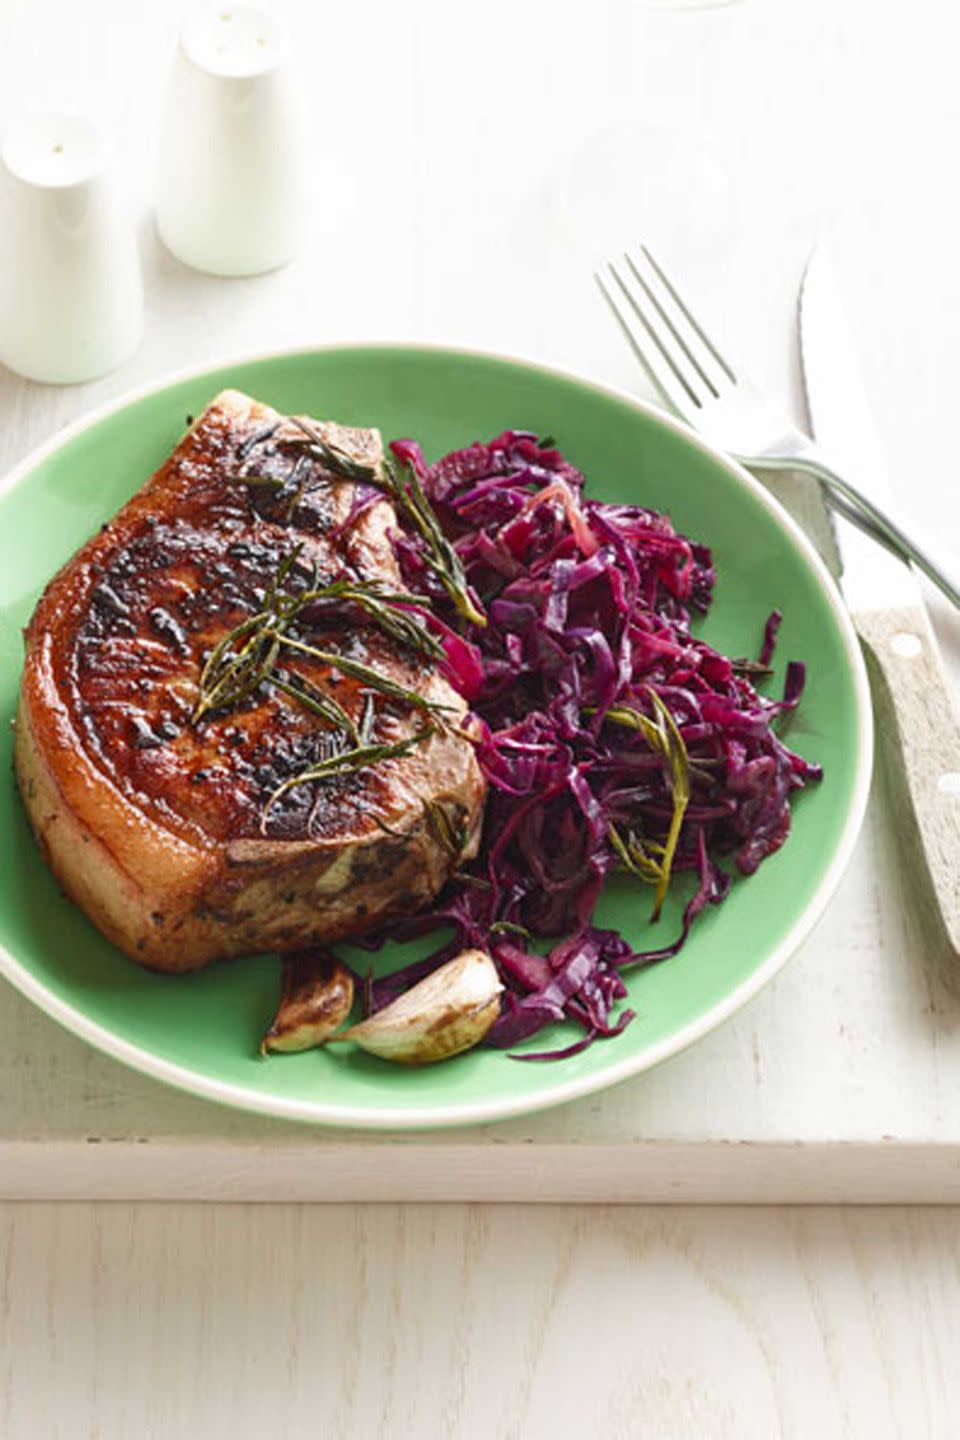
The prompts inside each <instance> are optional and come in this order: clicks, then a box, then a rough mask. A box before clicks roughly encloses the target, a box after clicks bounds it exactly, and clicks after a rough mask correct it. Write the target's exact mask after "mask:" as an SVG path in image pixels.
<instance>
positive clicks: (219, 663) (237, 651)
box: [193, 547, 443, 733]
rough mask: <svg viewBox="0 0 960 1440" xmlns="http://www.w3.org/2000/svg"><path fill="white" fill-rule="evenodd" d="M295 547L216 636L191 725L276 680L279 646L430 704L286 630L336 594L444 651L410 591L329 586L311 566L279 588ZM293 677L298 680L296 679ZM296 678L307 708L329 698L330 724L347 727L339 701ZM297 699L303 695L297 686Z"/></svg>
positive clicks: (431, 649)
mask: <svg viewBox="0 0 960 1440" xmlns="http://www.w3.org/2000/svg"><path fill="white" fill-rule="evenodd" d="M300 548H302V547H298V548H297V549H296V550H294V551H292V552H291V553H290V554H289V555H287V556H285V557H284V559H283V561H282V562H281V564H280V566H279V568H278V570H277V574H276V576H275V578H274V580H273V583H272V584H271V586H270V588H269V589H268V591H267V593H266V595H265V596H264V603H263V608H262V609H261V610H260V611H258V612H257V614H256V615H251V616H248V618H247V619H246V620H243V621H241V622H240V624H239V625H237V626H236V627H235V628H234V629H233V630H231V631H230V632H229V634H227V635H225V636H224V637H223V638H222V639H221V640H219V641H218V642H217V644H216V645H215V646H214V648H213V650H212V651H211V652H210V655H209V656H208V658H207V661H206V664H205V665H204V667H203V671H202V673H201V676H200V698H199V700H198V701H197V705H196V707H195V709H194V712H193V722H194V724H196V723H197V722H198V721H199V720H201V719H202V718H203V716H204V715H206V714H207V713H208V712H209V711H211V710H222V709H224V708H226V707H228V706H231V705H238V704H240V703H241V702H242V701H243V700H246V699H249V698H250V696H251V695H253V694H255V692H256V691H257V689H258V688H259V686H260V685H262V684H263V682H264V681H265V680H272V679H275V678H276V677H275V673H274V672H275V670H276V665H277V661H278V659H279V657H280V653H281V650H282V649H283V647H284V646H290V647H291V648H293V649H298V650H304V649H306V650H307V653H310V654H313V655H314V656H315V658H318V659H320V660H321V661H322V662H323V663H324V664H327V665H330V666H331V667H333V668H335V669H339V670H341V671H342V672H343V673H344V674H349V675H353V676H354V677H355V678H357V679H361V680H364V681H365V682H366V683H367V684H369V685H371V686H372V687H373V688H374V689H376V690H380V691H382V692H383V693H385V694H389V695H392V696H393V697H394V698H395V699H401V700H408V701H409V703H411V704H413V705H416V706H417V708H420V709H424V708H430V707H429V702H425V701H423V700H422V699H421V697H420V696H418V695H416V694H415V692H414V691H412V690H407V689H405V688H404V687H403V686H400V685H397V684H396V683H395V682H394V681H391V680H389V679H388V678H387V677H385V676H383V675H381V674H380V672H379V671H377V670H374V669H373V668H371V667H370V666H360V664H359V662H358V661H349V660H347V659H346V657H344V656H338V655H335V654H333V653H332V652H329V651H321V650H316V649H315V647H309V646H305V643H304V642H302V641H297V640H294V638H293V637H292V636H290V635H288V634H287V631H288V630H289V628H290V626H291V625H292V624H293V622H294V621H295V620H297V619H298V618H299V617H300V616H301V615H302V613H303V611H304V610H305V609H306V608H307V606H309V605H312V604H314V603H316V602H317V601H322V600H336V601H340V602H342V603H351V604H355V605H357V606H358V607H359V608H360V609H361V610H363V611H364V612H365V614H367V615H369V617H370V618H371V620H373V621H374V622H375V623H376V624H377V625H379V626H380V628H381V629H383V630H385V631H386V632H387V633H388V634H390V635H392V636H393V637H394V638H395V639H397V640H400V641H402V642H403V644H405V645H407V646H408V647H409V648H411V649H413V650H416V651H418V652H419V653H420V654H423V655H427V656H429V657H430V658H431V659H437V658H439V657H440V656H441V655H442V654H443V649H442V646H441V645H440V642H439V641H438V640H437V639H436V637H435V636H434V635H432V634H431V633H430V632H429V631H428V630H427V629H426V628H425V627H424V626H422V625H421V624H420V623H419V621H418V620H417V619H416V617H415V616H414V615H412V614H411V613H410V612H409V611H408V610H406V609H404V608H402V607H403V606H405V605H409V604H414V603H417V602H416V597H415V596H412V595H407V594H405V593H393V592H389V591H385V590H382V589H381V588H380V587H379V586H374V585H363V584H361V583H360V582H357V581H348V580H334V581H332V582H331V583H330V584H328V585H317V583H316V574H315V573H314V575H313V576H312V577H311V580H310V583H309V584H308V586H307V588H306V589H304V590H301V591H299V592H298V593H295V594H288V593H286V592H284V590H283V589H282V588H281V587H282V586H283V583H284V581H285V580H286V578H287V576H288V575H289V573H290V571H291V569H292V568H293V566H294V565H295V563H296V561H297V558H298V556H299V553H300ZM351 667H352V668H351ZM298 683H301V682H300V681H299V680H298ZM302 683H304V684H305V686H306V689H307V690H308V691H309V692H310V693H311V694H312V697H313V699H314V701H315V704H314V705H313V707H310V706H308V708H313V709H314V710H316V708H317V705H327V708H328V711H329V706H330V704H333V705H334V706H335V709H336V711H337V712H339V713H337V714H336V715H334V716H333V717H332V723H334V724H336V725H338V726H339V727H340V728H345V727H344V724H343V721H344V719H346V715H345V712H344V711H343V710H342V708H341V707H340V706H339V705H336V702H330V701H329V697H326V696H323V695H322V692H320V691H317V690H315V689H314V688H313V687H311V686H309V684H308V683H307V682H302ZM280 688H281V689H285V690H286V693H288V694H293V693H294V692H293V691H292V690H291V689H290V685H289V682H288V683H287V684H286V685H283V684H281V686H280ZM318 696H319V697H320V699H319V700H317V697H318ZM296 698H297V699H299V700H303V698H304V697H303V695H302V694H299V693H297V695H296ZM304 703H306V702H304ZM325 718H331V717H330V716H327V717H325ZM347 723H348V727H349V728H348V733H350V730H351V729H352V730H354V731H355V727H353V725H352V722H350V721H348V722H347Z"/></svg>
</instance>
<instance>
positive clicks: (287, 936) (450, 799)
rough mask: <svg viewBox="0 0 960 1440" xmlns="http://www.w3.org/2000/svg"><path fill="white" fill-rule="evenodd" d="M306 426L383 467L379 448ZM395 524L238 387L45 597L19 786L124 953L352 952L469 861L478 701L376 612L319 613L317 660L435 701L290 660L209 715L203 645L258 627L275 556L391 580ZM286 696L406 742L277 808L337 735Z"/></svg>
mask: <svg viewBox="0 0 960 1440" xmlns="http://www.w3.org/2000/svg"><path fill="white" fill-rule="evenodd" d="M309 423H310V424H311V426H313V427H314V429H315V430H317V431H319V432H320V434H321V435H322V437H323V439H324V440H325V441H326V442H327V444H328V445H332V446H335V447H337V450H338V451H340V452H343V453H345V454H347V455H348V456H351V457H353V458H354V460H356V461H360V462H363V463H364V464H366V465H368V466H374V467H376V466H378V465H379V464H380V463H381V462H382V450H381V444H380V438H379V435H378V433H377V432H376V431H374V430H357V429H350V428H346V427H343V426H339V425H335V424H333V423H319V422H315V421H311V422H309ZM347 468H349V467H347ZM338 472H339V473H338ZM396 523H397V519H396V515H395V513H394V510H393V506H392V504H391V503H390V502H389V501H388V500H387V499H385V498H383V497H381V496H378V495H377V493H376V492H374V491H372V490H371V489H370V487H366V488H363V489H361V488H358V484H357V482H356V481H355V480H351V479H345V478H343V466H342V465H341V466H336V465H334V466H333V468H331V466H330V465H329V464H327V463H325V462H324V461H323V460H321V459H318V458H317V457H316V454H315V453H314V452H313V451H311V450H310V449H309V447H305V446H304V440H303V432H302V430H301V429H300V428H298V422H297V421H295V420H292V419H289V418H285V417H283V416H281V415H279V414H277V413H276V412H275V411H273V410H271V409H269V408H268V407H267V406H265V405H261V404H259V403H258V402H256V401H255V400H252V399H250V398H249V397H247V396H244V395H241V394H239V393H238V392H235V391H225V392H224V393H223V394H221V395H219V396H218V397H217V398H216V399H215V400H214V401H213V403H212V404H211V405H210V406H209V408H208V409H207V410H206V411H205V412H204V414H203V415H201V416H200V418H199V419H198V420H197V421H196V423H195V424H193V425H192V426H191V428H190V430H189V431H188V432H187V434H186V435H185V436H184V438H183V440H182V441H181V442H180V444H179V445H178V446H177V448H176V449H175V450H174V452H173V453H172V455H171V456H170V458H169V459H168V460H167V461H166V462H165V464H163V465H162V466H161V467H160V469H159V470H158V471H157V472H156V474H155V475H154V476H153V477H152V479H151V480H149V481H148V483H147V484H146V485H145V486H144V487H143V489H142V490H140V491H139V492H138V493H137V494H136V495H135V496H134V497H133V499H132V500H130V501H129V502H128V503H127V504H126V505H125V506H124V507H123V509H122V510H121V511H120V512H119V514H118V515H117V516H116V517H115V518H114V519H113V520H112V521H111V522H110V523H109V524H107V525H105V526H104V527H103V528H102V530H101V531H100V533H99V534H97V535H96V536H95V537H94V538H93V539H92V540H90V541H89V542H88V543H87V544H86V545H84V546H83V548H82V549H81V550H79V551H78V552H77V554H76V555H74V557H73V558H72V559H71V560H70V561H68V563H67V564H66V565H65V566H64V567H63V569H62V570H61V571H60V572H59V574H58V575H57V576H56V577H55V578H54V579H53V580H52V581H51V583H50V584H49V585H48V586H47V589H46V591H45V592H44V594H43V596H42V597H41V599H40V602H39V604H38V605H37V608H36V610H35V612H34V615H33V617H32V619H31V621H30V624H29V626H28V627H27V630H26V663H25V667H24V673H23V682H22V686H21V694H20V707H19V712H18V717H17V734H16V750H15V756H16V770H17V776H18V779H19V784H20V789H21V792H22V795H23V799H24V802H25V804H26V808H27V811H28V813H29V815H30V819H31V822H32V824H33V828H34V831H35V833H36V836H37V839H38V841H39V843H40V846H41V849H42V851H43V853H44V855H45V857H46V859H47V861H48V862H49V864H50V866H51V868H52V870H53V872H54V874H55V875H56V877H57V879H58V880H59V882H60V884H61V885H62V886H63V888H64V890H65V891H66V892H67V894H68V895H69V896H70V897H71V899H73V900H74V901H75V902H76V903H77V904H78V905H79V906H80V907H81V908H82V909H83V910H84V911H85V912H86V914H87V915H88V916H89V917H90V919H91V920H92V921H93V922H94V923H95V924H96V925H97V926H98V927H99V929H100V930H101V931H102V932H103V933H104V934H105V935H106V936H107V937H108V938H109V939H110V940H112V941H113V942H114V944H116V945H118V946H119V947H120V949H122V950H124V951H125V952H126V953H127V954H128V955H130V956H131V957H132V958H133V959H135V960H138V961H140V962H142V963H143V964H144V965H148V966H151V967H154V968H156V969H160V970H171V971H179V970H190V969H194V968H196V967H198V966H202V965H205V964H207V963H208V962H210V961H212V960H216V959H219V958H223V957H227V956H235V955H242V954H247V953H250V952H254V951H258V950H264V949H270V950H280V951H283V950H291V949H301V948H303V947H304V946H306V945H312V944H317V943H329V942H331V941H335V940H341V939H346V938H348V937H350V936H355V935H357V934H359V933H361V932H363V931H366V930H369V929H371V928H372V927H374V926H376V925H378V924H380V923H382V922H383V921H385V920H387V919H389V918H391V917H395V916H399V915H402V914H408V913H411V912H413V911H415V910H417V909H418V908H420V907H421V906H422V905H423V904H424V903H425V902H426V901H428V900H429V899H431V898H432V897H433V896H434V895H435V894H436V893H437V891H438V890H439V889H440V888H441V887H442V885H443V884H444V883H445V882H446V880H447V879H448V877H449V876H450V874H451V873H452V870H453V869H454V868H455V866H456V865H457V864H458V863H459V861H460V860H461V859H466V858H469V857H471V856H472V855H473V854H474V853H475V851H476V845H477V839H478V832H479V826H480V820H481V814H482V805H483V780H482V778H481V775H480V771H479V767H478V765H477V762H476V759H475V756H474V753H473V747H472V745H471V744H470V742H469V740H468V739H467V738H465V736H464V734H463V731H462V729H461V728H460V724H461V722H462V721H463V717H464V714H465V709H466V707H465V705H464V702H463V701H462V700H461V699H460V697H459V696H458V695H456V694H455V693H454V691H453V690H452V689H451V688H450V686H449V685H448V684H447V683H446V681H445V679H444V678H443V676H442V675H441V673H440V671H439V669H438V668H437V662H436V660H435V659H433V658H431V657H430V656H424V655H422V654H418V653H416V652H415V651H414V650H413V649H411V648H410V647H409V646H408V645H407V644H405V643H404V642H403V641H402V639H397V638H394V637H393V636H392V635H391V634H389V633H386V632H385V631H384V629H383V628H381V627H380V626H379V625H377V624H376V623H375V622H374V621H373V620H371V619H370V617H369V616H368V615H366V614H365V613H364V612H363V611H362V610H359V609H357V608H356V607H350V606H347V607H346V608H344V607H342V606H341V607H340V608H339V610H338V609H337V608H336V607H334V608H333V609H332V610H330V607H327V612H329V613H327V612H325V613H324V614H323V615H322V616H321V617H319V618H316V617H315V618H314V620H313V621H312V628H311V631H310V636H309V639H310V642H311V644H312V645H314V646H315V647H318V648H320V649H322V650H323V651H324V652H327V653H330V652H332V653H334V654H336V655H339V656H343V657H346V658H349V659H352V660H353V661H355V662H360V663H361V664H362V665H365V666H367V667H371V668H372V669H374V670H375V671H376V672H377V673H378V675H380V676H382V677H385V678H386V680H387V681H388V682H394V683H395V684H396V686H398V687H400V689H401V690H403V691H405V692H413V693H414V694H416V695H418V696H420V697H421V698H422V700H423V701H426V702H427V704H428V707H432V706H440V707H445V708H443V709H442V710H437V711H433V710H432V709H430V708H428V709H427V710H424V709H423V708H419V709H418V708H416V707H415V706H414V705H412V704H410V703H408V701H407V700H406V699H404V698H402V697H398V696H397V695H396V694H395V695H389V694H384V693H383V692H382V690H379V689H377V688H376V687H371V686H370V685H369V684H368V683H365V681H364V679H363V677H362V673H361V677H360V678H358V677H357V675H356V674H354V675H352V676H351V675H347V674H344V673H342V672H341V671H340V670H339V669H338V668H337V667H336V666H335V665H328V664H324V663H321V662H320V661H319V660H317V659H316V658H314V657H313V656H311V655H307V654H304V653H303V652H297V651H295V650H288V649H286V648H285V649H284V651H283V654H282V656H281V657H280V660H279V661H278V662H277V665H276V667H275V670H274V671H273V672H272V673H271V674H269V675H268V676H267V678H266V679H265V680H264V681H263V683H261V684H260V685H259V686H258V687H257V688H256V689H255V691H254V692H252V693H251V694H250V695H248V696H247V697H246V698H241V699H240V700H239V701H237V702H236V703H233V704H226V705H224V706H223V707H221V708H219V709H217V708H213V709H210V710H209V711H208V712H207V713H205V714H203V715H202V716H200V717H199V718H198V714H197V711H198V701H199V699H200V695H201V688H200V687H201V674H202V671H203V666H204V663H205V662H206V660H207V658H208V657H209V655H210V652H211V650H212V649H213V647H214V646H215V645H216V644H217V642H218V641H221V640H223V639H224V637H225V636H227V635H229V634H230V633H231V632H232V631H234V629H235V628H236V627H237V626H238V625H240V624H242V623H243V622H244V621H245V620H248V619H249V617H251V616H253V615H256V614H257V613H259V612H261V611H262V609H263V606H264V602H265V596H266V595H268V594H269V590H270V586H271V584H272V583H274V582H275V581H276V579H277V575H278V572H281V573H282V571H281V567H283V566H284V565H286V566H289V567H290V568H289V569H288V571H287V576H286V580H285V583H286V584H289V585H293V586H294V587H295V586H296V585H298V584H299V585H301V586H305V585H307V584H309V583H310V582H309V580H308V579H306V578H304V577H306V576H307V575H308V574H311V573H312V574H313V575H314V576H315V577H318V583H321V584H322V583H326V582H329V581H332V580H337V579H344V578H345V579H347V580H349V581H351V582H357V583H358V584H360V585H364V584H366V585H371V584H381V585H385V586H387V587H388V588H392V589H398V588H400V576H399V573H398V569H397V564H396V560H395V558H394V554H393V550H392V546H391V543H390V538H389V532H390V530H391V528H392V527H393V526H395V525H396ZM318 627H319V628H318ZM284 679H285V681H286V683H287V687H288V688H287V689H283V688H281V685H282V683H283V681H284ZM274 680H277V682H278V683H274ZM291 685H292V686H293V688H295V689H299V690H301V692H302V691H303V690H304V689H306V688H307V687H312V689H311V690H310V693H312V694H313V695H314V696H317V695H321V698H322V696H323V695H325V696H329V697H333V698H334V699H335V700H336V702H337V704H339V706H340V707H342V710H343V711H344V712H345V713H346V715H347V716H348V717H349V719H350V720H351V721H352V724H353V726H354V727H356V729H357V730H361V729H362V731H363V739H364V743H365V744H367V745H376V746H397V745H398V744H399V743H400V742H402V741H404V740H410V741H411V744H410V746H409V749H407V751H406V753H402V754H399V753H398V754H395V755H394V756H393V758H383V759H378V760H376V762H375V763H371V764H365V765H363V767H362V768H359V769H357V770H355V771H353V772H351V773H340V774H334V775H332V776H329V777H328V778H324V779H320V780H314V781H311V782H309V783H305V784H301V783H298V784H295V785H293V786H292V787H291V788H289V789H288V790H286V791H285V792H284V793H282V794H280V793H278V791H279V788H280V787H281V786H282V785H283V783H284V782H285V781H288V780H291V779H293V778H295V777H296V776H298V775H299V774H300V773H301V772H302V771H303V770H304V769H305V768H306V767H308V766H310V765H315V764H316V763H317V762H318V761H319V760H322V759H324V758H325V757H328V756H329V755H330V754H331V753H332V750H331V747H332V746H333V747H334V748H335V746H336V740H337V737H336V736H335V735H332V733H331V724H330V721H329V719H326V720H325V719H323V718H321V717H320V716H318V714H317V713H316V710H315V708H312V707H310V706H309V705H308V704H305V703H303V702H302V701H301V700H300V699H297V698H295V697H294V696H292V695H291V694H290V693H289V687H290V686H291ZM434 721H436V722H437V723H434ZM424 735H426V738H422V737H423V736H424ZM412 737H418V738H416V739H413V738H412ZM339 741H340V748H341V749H343V748H346V747H347V742H346V741H345V740H344V738H343V736H340V737H339ZM353 743H354V744H356V736H354V742H353ZM438 817H439V819H440V821H441V822H442V823H439V824H438V823H437V822H438ZM451 836H453V837H455V838H454V843H451V838H450V837H451Z"/></svg>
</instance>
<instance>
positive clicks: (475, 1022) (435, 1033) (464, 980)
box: [333, 950, 503, 1065]
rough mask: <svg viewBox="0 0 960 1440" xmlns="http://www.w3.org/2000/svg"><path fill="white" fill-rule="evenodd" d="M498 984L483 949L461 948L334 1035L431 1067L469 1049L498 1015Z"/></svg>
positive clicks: (379, 1053) (403, 1062)
mask: <svg viewBox="0 0 960 1440" xmlns="http://www.w3.org/2000/svg"><path fill="white" fill-rule="evenodd" d="M502 989H503V986H502V984H501V983H500V976H499V975H498V974H497V967H496V966H495V965H494V963H493V961H492V960H491V958H490V956H489V955H487V954H486V953H485V952H484V951H483V950H463V951H461V953H460V954H459V955H457V956H455V957H454V959H453V960H448V961H447V963H446V964H445V965H441V966H440V968H439V969H438V970H435V971H434V972H433V974H432V975H428V976H427V977H426V979H425V980H421V981H420V982H419V984H417V985H414V986H412V987H411V989H409V990H407V991H406V993H405V994H403V995H401V996H399V997H398V999H396V1000H394V1001H392V1002H391V1004H389V1005H385V1006H384V1008H383V1009H382V1010H378V1011H377V1013H376V1014H375V1015H371V1016H369V1017H368V1019H366V1020H361V1022H360V1023H359V1024H358V1025H352V1026H351V1027H350V1029H349V1030H344V1031H342V1032H341V1033H340V1034H339V1035H336V1036H334V1037H333V1038H334V1039H335V1040H353V1041H354V1042H355V1043H356V1044H357V1045H359V1046H360V1047H361V1049H363V1050H366V1051H368V1052H369V1053H370V1054H371V1055H377V1056H379V1057H380V1059H381V1060H392V1061H393V1062H394V1063H395V1064H398V1065H433V1064H436V1062H437V1061H438V1060H447V1059H449V1057H450V1056H451V1055H459V1054H460V1053H461V1051H463V1050H469V1049H471V1048H472V1046H474V1045H476V1044H478V1043H479V1041H481V1040H482V1039H483V1037H484V1035H486V1033H487V1031H488V1030H489V1029H490V1027H491V1025H492V1024H493V1022H494V1021H495V1020H496V1018H497V1016H498V1015H499V1013H500V992H501V991H502Z"/></svg>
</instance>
